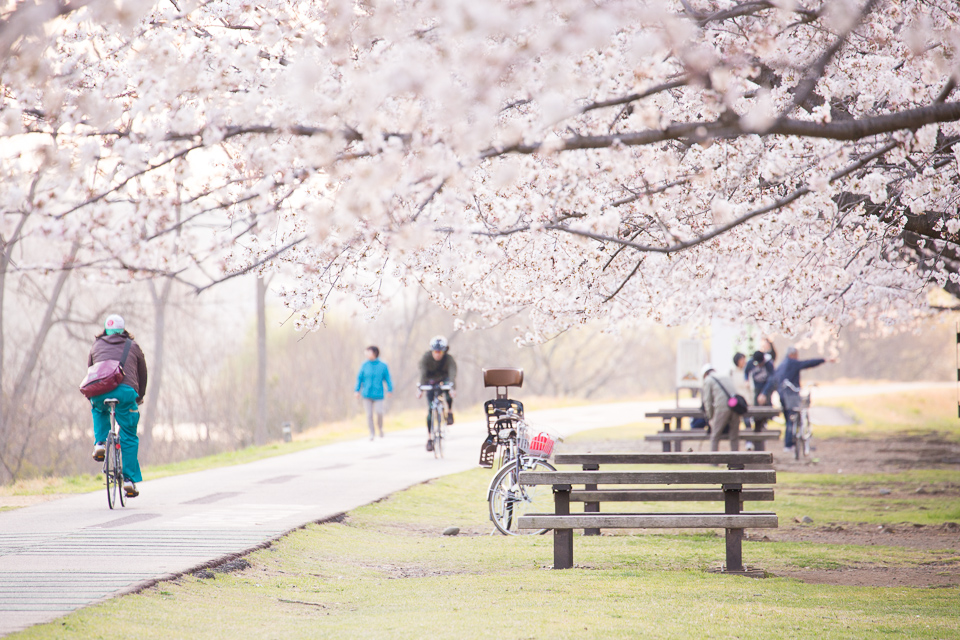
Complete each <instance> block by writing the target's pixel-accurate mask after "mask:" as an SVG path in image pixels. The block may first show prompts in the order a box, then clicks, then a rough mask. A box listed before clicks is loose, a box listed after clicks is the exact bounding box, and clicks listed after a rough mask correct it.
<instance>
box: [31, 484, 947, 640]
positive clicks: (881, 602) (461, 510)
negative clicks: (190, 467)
mask: <svg viewBox="0 0 960 640" xmlns="http://www.w3.org/2000/svg"><path fill="white" fill-rule="evenodd" d="M489 475H490V472H489V471H484V470H475V471H469V472H466V473H462V474H458V475H456V476H451V477H448V478H444V479H441V480H438V481H435V482H432V483H428V484H424V485H419V486H417V487H413V488H411V489H409V490H407V491H404V492H401V493H399V494H395V495H393V496H391V497H390V498H388V499H386V500H383V501H380V502H378V503H375V504H372V505H369V506H367V507H363V508H360V509H357V510H355V511H353V512H352V513H351V514H349V516H348V518H347V519H346V520H345V521H344V522H341V523H330V524H323V525H310V526H308V527H306V528H305V529H303V530H299V531H296V532H294V533H293V534H291V535H289V536H287V537H286V538H284V539H283V540H281V541H280V542H278V543H276V544H274V545H273V546H271V547H270V548H268V549H265V550H262V551H258V552H256V553H253V554H251V555H249V556H248V557H247V559H248V561H249V563H250V566H249V567H248V568H246V569H244V570H242V571H238V572H235V573H215V574H213V577H208V578H197V577H193V576H184V577H182V578H180V579H178V580H176V581H174V582H168V583H163V584H161V585H159V586H157V587H154V588H151V589H148V590H146V591H144V592H142V593H140V594H137V595H134V596H128V597H124V598H119V599H115V600H111V601H109V602H106V603H104V604H101V605H98V606H95V607H91V608H88V609H84V610H81V611H79V612H76V613H74V614H71V615H69V616H67V617H65V618H63V619H62V620H59V621H57V622H55V623H51V624H48V625H42V626H38V627H34V628H32V629H29V630H27V631H25V632H23V633H22V634H18V635H15V636H14V637H16V638H68V639H69V638H91V637H99V636H100V635H104V634H105V632H106V630H110V629H113V630H122V635H123V636H127V637H138V638H142V639H145V640H147V639H151V638H158V639H159V638H163V639H166V638H171V637H191V638H237V637H264V638H285V639H289V638H346V637H350V638H352V637H364V638H424V637H431V638H637V637H653V638H690V637H702V638H758V639H764V640H766V639H768V638H771V637H775V638H806V637H816V638H825V639H832V638H878V637H897V638H948V637H956V636H955V634H956V630H957V624H958V614H957V611H958V608H957V607H958V604H960V589H957V588H945V589H918V588H873V587H870V588H868V587H840V586H824V585H812V584H804V583H802V582H799V581H796V580H793V579H788V578H777V577H774V578H770V579H766V580H750V579H745V578H737V577H731V576H722V575H716V574H713V573H709V572H707V571H706V570H707V569H711V568H715V567H717V566H718V565H719V564H720V563H721V562H722V558H723V549H724V542H723V538H722V537H721V536H720V535H719V533H715V532H700V533H689V534H683V535H671V534H667V533H655V534H640V535H611V536H606V535H604V536H602V537H599V538H584V537H580V536H577V538H576V542H575V559H576V562H577V567H576V568H575V569H572V570H568V571H551V570H548V569H547V568H546V567H548V566H549V565H550V563H551V560H552V543H551V538H550V536H538V537H520V538H505V537H502V536H491V535H487V534H488V533H489V531H490V525H489V522H487V521H486V512H485V509H484V507H485V505H484V503H483V494H484V491H485V488H486V483H487V481H488V480H489ZM897 475H899V474H897ZM800 480H806V478H794V477H791V478H788V479H786V480H785V485H786V486H785V487H784V489H790V490H791V491H795V496H794V498H793V500H794V501H795V502H796V506H797V509H798V510H802V511H807V512H817V511H818V510H819V509H821V508H822V506H823V500H822V497H821V496H820V495H817V494H816V493H812V492H808V491H806V489H807V488H809V485H810V483H808V482H799V481H800ZM913 480H914V478H910V479H908V483H909V482H912V481H913ZM926 480H931V479H930V478H927V479H926ZM893 481H894V479H891V478H887V482H888V484H889V483H890V482H893ZM854 496H855V494H854V493H852V494H851V497H850V498H849V501H850V504H851V505H853V507H854V508H855V509H856V513H857V518H858V519H871V518H882V517H884V516H885V514H884V512H883V510H878V508H877V506H878V505H876V504H874V503H873V502H871V501H869V500H866V499H864V500H861V501H860V502H859V503H858V504H855V503H856V502H857V501H856V499H855V497H854ZM948 502H950V506H948V507H947V509H948V510H952V511H954V512H955V511H956V510H957V509H958V508H960V499H958V498H951V499H949V500H948ZM779 510H780V506H779V505H778V511H779ZM902 515H903V514H897V517H898V518H899V517H901V516H902ZM781 520H782V521H784V523H785V524H784V526H792V525H790V524H789V520H788V518H786V517H783V516H781ZM450 525H457V526H459V527H460V528H461V529H462V531H463V533H462V534H461V535H460V536H457V537H444V536H442V535H441V531H442V530H443V529H444V528H445V527H447V526H450ZM744 557H745V558H746V559H747V562H748V563H749V564H751V565H754V566H760V567H763V568H764V569H766V570H768V571H770V572H772V573H773V574H777V573H778V572H783V571H791V570H798V569H804V568H817V569H834V568H838V567H842V566H858V567H886V568H890V569H892V570H896V569H898V568H908V567H916V566H921V565H925V564H929V563H938V564H939V565H941V566H951V565H952V566H956V565H957V564H958V563H960V554H958V552H957V550H956V549H952V550H951V549H945V550H921V549H907V548H892V547H885V548H883V547H879V548H878V547H858V546H853V545H827V544H812V543H789V542H782V543H781V542H756V541H753V542H751V541H748V542H746V543H745V545H744Z"/></svg>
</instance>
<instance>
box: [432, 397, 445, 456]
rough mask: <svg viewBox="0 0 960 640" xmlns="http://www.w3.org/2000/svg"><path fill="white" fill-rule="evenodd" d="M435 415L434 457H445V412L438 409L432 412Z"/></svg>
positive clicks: (435, 408)
mask: <svg viewBox="0 0 960 640" xmlns="http://www.w3.org/2000/svg"><path fill="white" fill-rule="evenodd" d="M430 411H431V413H432V415H433V418H432V420H433V433H432V435H433V457H434V458H442V457H443V412H442V411H440V409H438V408H437V407H434V408H433V409H431V410H430Z"/></svg>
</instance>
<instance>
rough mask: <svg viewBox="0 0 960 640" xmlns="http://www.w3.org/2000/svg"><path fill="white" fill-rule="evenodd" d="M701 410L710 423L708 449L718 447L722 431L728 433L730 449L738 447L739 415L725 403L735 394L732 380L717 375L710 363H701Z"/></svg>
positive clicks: (736, 449) (737, 448)
mask: <svg viewBox="0 0 960 640" xmlns="http://www.w3.org/2000/svg"><path fill="white" fill-rule="evenodd" d="M700 374H701V376H702V377H703V411H704V413H706V414H707V422H709V423H710V450H711V451H718V450H719V449H720V440H721V439H722V438H723V434H724V431H727V432H728V433H729V435H730V451H738V450H739V449H740V416H739V415H738V414H737V413H735V412H734V410H733V409H732V408H731V407H730V405H729V404H727V401H728V400H729V399H730V398H731V397H733V396H734V395H735V394H736V391H734V384H733V380H731V379H730V377H729V376H722V375H719V374H718V373H717V372H716V371H715V370H714V368H713V365H711V364H705V365H703V368H702V369H701V370H700Z"/></svg>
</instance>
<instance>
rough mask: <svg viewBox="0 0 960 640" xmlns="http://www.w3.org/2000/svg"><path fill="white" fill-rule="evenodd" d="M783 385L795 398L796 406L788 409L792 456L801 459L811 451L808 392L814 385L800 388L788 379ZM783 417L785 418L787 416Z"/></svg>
mask: <svg viewBox="0 0 960 640" xmlns="http://www.w3.org/2000/svg"><path fill="white" fill-rule="evenodd" d="M783 385H784V386H785V387H786V388H787V390H788V392H792V393H791V394H790V395H791V396H793V397H794V398H795V400H794V402H795V403H796V408H795V409H791V410H790V413H791V414H792V416H790V418H792V426H793V457H794V458H795V459H796V460H801V459H802V458H804V457H809V456H810V452H811V451H813V445H812V444H811V442H810V441H811V439H812V438H813V425H812V424H811V423H810V392H811V390H812V387H814V386H816V385H810V386H804V387H803V388H800V387H797V386H796V385H794V384H793V383H791V382H790V381H789V380H785V381H784V382H783ZM784 418H785V419H786V418H787V416H784Z"/></svg>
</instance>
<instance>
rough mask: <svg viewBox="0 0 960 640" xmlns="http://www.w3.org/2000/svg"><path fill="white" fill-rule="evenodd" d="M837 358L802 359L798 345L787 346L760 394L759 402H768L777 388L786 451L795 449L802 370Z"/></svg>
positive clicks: (834, 360)
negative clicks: (794, 436)
mask: <svg viewBox="0 0 960 640" xmlns="http://www.w3.org/2000/svg"><path fill="white" fill-rule="evenodd" d="M836 361H837V360H836V358H826V359H825V358H811V359H810V360H800V359H799V357H798V353H797V348H796V347H788V348H787V357H786V358H784V360H783V362H782V363H780V366H779V367H777V370H776V372H774V374H773V376H772V377H771V378H770V379H769V380H768V381H767V384H766V385H765V386H764V387H763V391H762V392H761V393H760V395H759V396H758V398H757V400H758V404H763V403H764V402H766V400H767V398H769V397H770V395H771V394H772V393H773V390H774V389H776V390H777V393H778V394H779V395H780V405H781V406H782V407H783V420H784V422H786V429H785V433H784V436H783V446H784V451H791V450H792V449H793V430H794V425H796V423H797V409H799V408H800V372H801V371H803V370H804V369H810V368H812V367H819V366H820V365H822V364H823V363H824V362H836Z"/></svg>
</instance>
